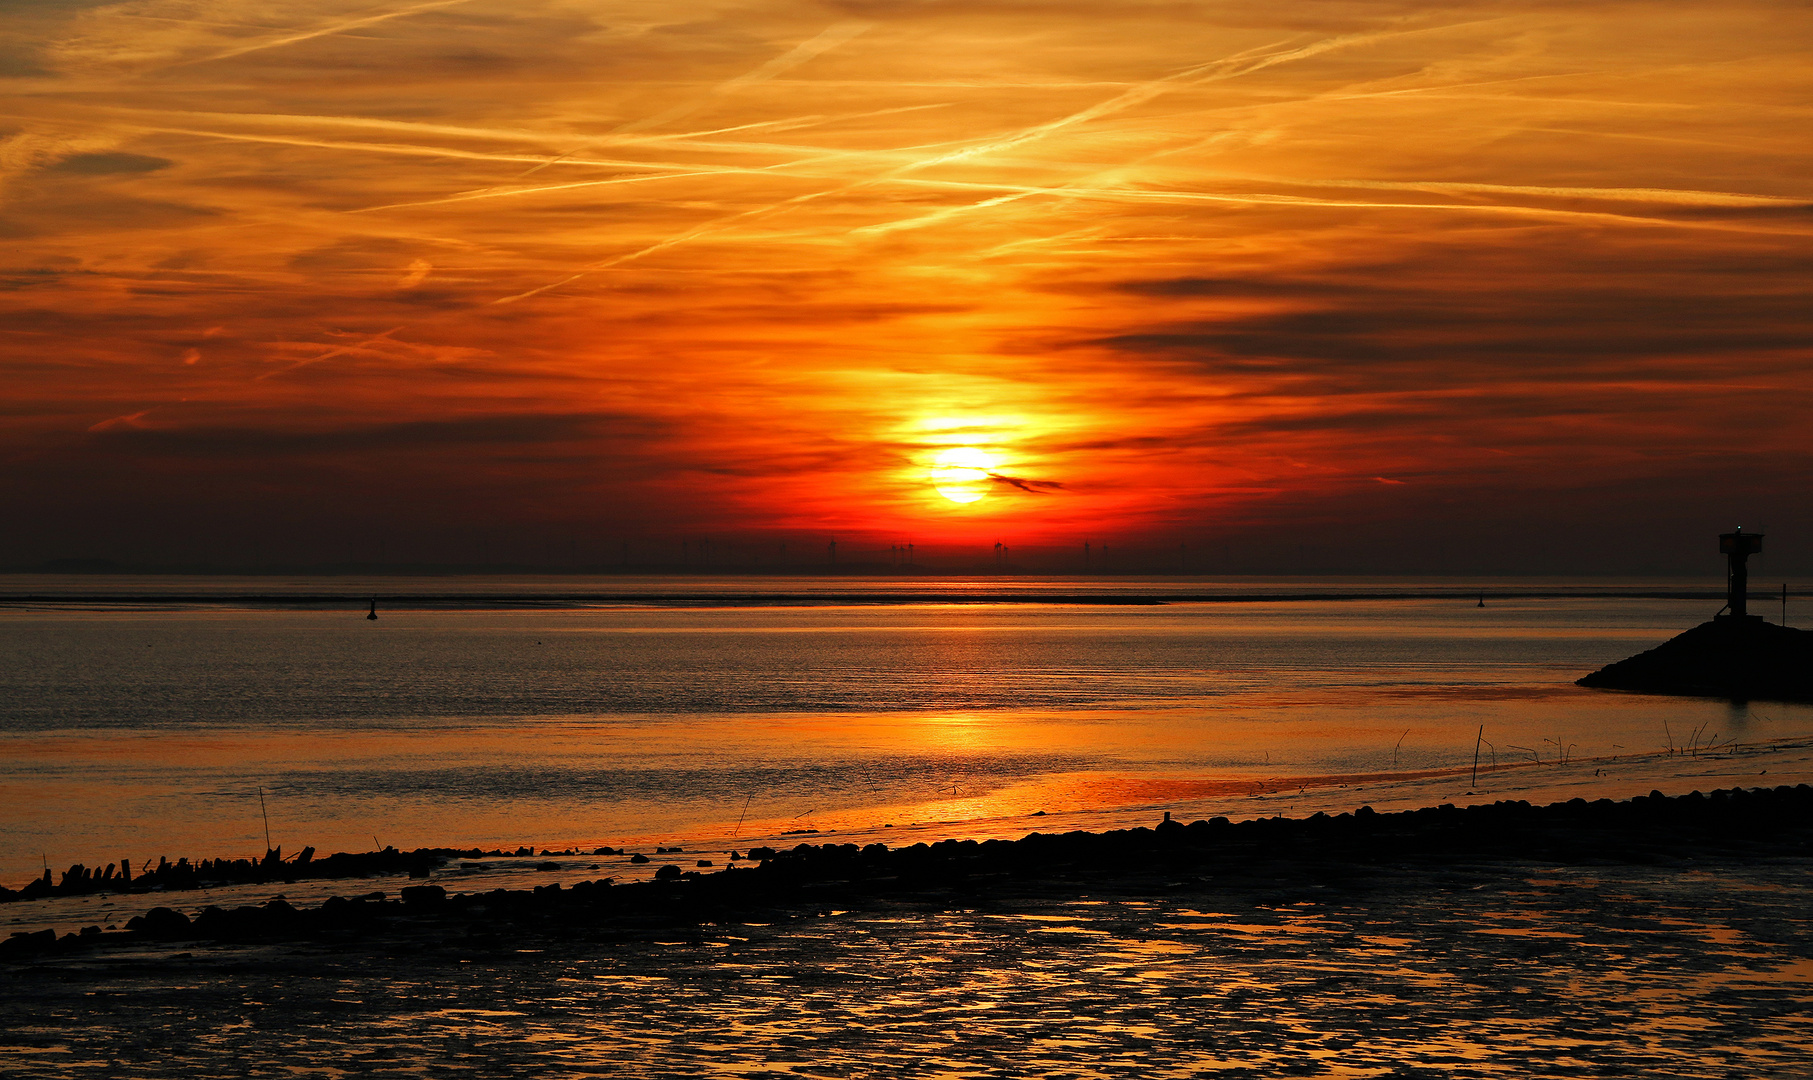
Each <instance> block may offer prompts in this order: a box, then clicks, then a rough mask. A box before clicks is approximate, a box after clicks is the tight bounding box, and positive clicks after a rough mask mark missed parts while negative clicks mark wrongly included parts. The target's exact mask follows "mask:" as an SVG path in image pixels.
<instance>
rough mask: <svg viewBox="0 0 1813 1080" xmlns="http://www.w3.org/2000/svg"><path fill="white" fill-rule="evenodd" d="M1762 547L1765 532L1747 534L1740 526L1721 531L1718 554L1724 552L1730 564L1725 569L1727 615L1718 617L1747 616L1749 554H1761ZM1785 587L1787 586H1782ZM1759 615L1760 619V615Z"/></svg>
mask: <svg viewBox="0 0 1813 1080" xmlns="http://www.w3.org/2000/svg"><path fill="white" fill-rule="evenodd" d="M1762 550H1763V534H1762V533H1747V532H1745V531H1744V527H1743V526H1742V525H1739V526H1738V527H1737V531H1736V532H1728V533H1720V534H1719V554H1721V555H1724V556H1725V557H1726V558H1727V559H1728V560H1729V563H1728V564H1727V569H1726V571H1725V607H1726V608H1727V609H1729V612H1730V614H1729V615H1728V616H1725V615H1721V616H1718V617H1719V618H1727V617H1728V618H1733V619H1747V618H1750V614H1749V610H1750V607H1749V601H1750V567H1749V565H1748V564H1749V562H1750V556H1752V555H1759V554H1761V553H1762ZM1783 587H1784V588H1786V586H1783ZM1756 618H1758V619H1761V618H1762V616H1761V615H1758V616H1756Z"/></svg>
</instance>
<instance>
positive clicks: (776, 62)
mask: <svg viewBox="0 0 1813 1080" xmlns="http://www.w3.org/2000/svg"><path fill="white" fill-rule="evenodd" d="M873 25H875V24H874V23H870V22H841V23H834V24H832V25H831V26H829V27H826V28H825V29H824V30H821V31H819V32H818V34H816V35H815V36H813V37H811V38H808V39H807V40H805V41H802V42H800V43H799V44H798V45H795V46H794V47H793V48H791V49H789V50H787V51H786V52H784V53H782V54H781V55H779V56H777V57H775V58H774V59H772V60H770V61H768V62H767V63H765V64H763V65H762V66H761V67H758V68H756V69H755V70H754V71H750V72H747V73H745V74H742V75H738V76H737V77H736V78H734V79H730V80H728V81H726V82H721V83H719V84H718V85H717V86H714V87H712V89H711V91H710V94H709V95H708V96H707V97H706V98H704V99H701V100H698V101H694V102H691V103H690V104H685V105H676V106H674V107H673V108H671V109H668V110H666V111H665V112H661V113H657V114H656V115H654V116H649V117H645V118H643V119H641V120H636V121H632V122H631V123H628V124H624V125H622V126H621V127H619V128H617V129H616V130H615V131H613V132H612V134H628V133H631V132H636V131H642V130H644V129H646V128H652V127H659V126H660V125H662V124H666V123H671V122H672V121H675V120H678V119H680V118H681V117H684V116H689V115H691V114H692V113H695V112H697V111H699V110H700V109H701V108H704V106H705V103H706V101H709V100H710V98H711V97H718V96H722V95H724V94H729V93H734V92H735V91H737V90H739V89H741V88H743V87H745V86H753V85H755V84H756V83H763V82H767V81H768V80H769V79H772V78H774V77H775V76H776V75H779V74H781V73H782V72H785V71H787V70H789V69H791V68H796V67H798V66H799V65H801V64H803V63H805V62H806V61H808V60H810V59H812V58H813V57H815V56H818V55H820V54H822V53H825V52H828V51H830V50H832V49H835V48H837V47H838V46H839V45H842V44H844V43H845V42H847V41H849V40H850V39H852V38H854V37H856V36H857V35H859V34H861V33H862V32H863V31H865V30H867V29H868V28H869V27H871V26H873ZM574 152H575V153H577V151H574ZM569 156H571V155H568V154H562V155H560V157H556V158H553V159H550V160H548V161H546V162H543V163H542V164H540V165H537V166H536V167H535V168H533V169H530V170H529V171H528V172H525V173H523V174H522V175H521V176H518V177H517V178H516V179H518V180H521V179H523V178H524V177H528V176H533V175H535V174H536V173H538V172H540V171H541V170H543V169H545V168H547V167H548V166H549V165H554V164H558V163H559V162H561V161H562V160H564V159H565V158H567V157H569Z"/></svg>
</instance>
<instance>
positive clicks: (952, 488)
mask: <svg viewBox="0 0 1813 1080" xmlns="http://www.w3.org/2000/svg"><path fill="white" fill-rule="evenodd" d="M994 471H995V459H994V457H993V456H992V455H990V454H989V453H987V452H986V451H983V450H978V449H976V448H975V447H973V446H953V447H951V448H950V449H949V450H940V451H939V452H938V456H937V457H935V458H933V459H932V486H933V487H935V488H937V489H938V494H940V495H942V496H944V497H945V498H947V499H949V500H950V501H952V502H954V503H973V502H975V501H976V500H977V499H980V498H981V497H982V496H984V495H987V494H988V477H989V474H990V473H992V472H994Z"/></svg>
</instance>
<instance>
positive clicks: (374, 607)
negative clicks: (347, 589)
mask: <svg viewBox="0 0 1813 1080" xmlns="http://www.w3.org/2000/svg"><path fill="white" fill-rule="evenodd" d="M365 617H366V618H367V619H375V618H377V617H378V601H377V598H376V597H373V598H372V601H371V611H369V612H367V613H366V615H365Z"/></svg>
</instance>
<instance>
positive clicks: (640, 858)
mask: <svg viewBox="0 0 1813 1080" xmlns="http://www.w3.org/2000/svg"><path fill="white" fill-rule="evenodd" d="M647 861H648V856H647V855H644V854H642V853H641V852H639V851H638V852H637V853H636V854H634V855H631V856H630V862H633V863H645V862H647Z"/></svg>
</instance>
